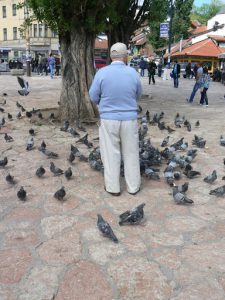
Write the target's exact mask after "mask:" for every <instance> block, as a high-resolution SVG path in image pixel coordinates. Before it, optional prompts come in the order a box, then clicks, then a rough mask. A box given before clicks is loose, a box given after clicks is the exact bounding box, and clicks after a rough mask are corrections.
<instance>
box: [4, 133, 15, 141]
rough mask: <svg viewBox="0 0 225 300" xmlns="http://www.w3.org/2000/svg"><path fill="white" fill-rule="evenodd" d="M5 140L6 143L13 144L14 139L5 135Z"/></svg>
mask: <svg viewBox="0 0 225 300" xmlns="http://www.w3.org/2000/svg"><path fill="white" fill-rule="evenodd" d="M4 139H5V141H6V142H13V138H12V137H11V136H10V135H8V134H7V133H5V136H4Z"/></svg>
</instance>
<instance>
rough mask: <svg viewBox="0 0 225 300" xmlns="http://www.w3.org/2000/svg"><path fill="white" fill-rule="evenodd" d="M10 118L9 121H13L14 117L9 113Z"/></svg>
mask: <svg viewBox="0 0 225 300" xmlns="http://www.w3.org/2000/svg"><path fill="white" fill-rule="evenodd" d="M8 119H9V121H12V119H13V116H12V115H11V114H10V113H8Z"/></svg>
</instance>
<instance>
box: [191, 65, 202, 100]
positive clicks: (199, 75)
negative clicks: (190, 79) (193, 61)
mask: <svg viewBox="0 0 225 300" xmlns="http://www.w3.org/2000/svg"><path fill="white" fill-rule="evenodd" d="M197 67H198V68H197V71H196V77H195V80H196V82H195V85H194V87H193V91H192V93H191V97H190V99H189V100H188V99H187V101H188V102H190V103H192V102H193V100H194V97H195V94H196V92H197V90H198V89H200V88H201V87H202V75H203V69H202V64H201V63H198V65H197Z"/></svg>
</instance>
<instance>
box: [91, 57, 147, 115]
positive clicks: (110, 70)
mask: <svg viewBox="0 0 225 300" xmlns="http://www.w3.org/2000/svg"><path fill="white" fill-rule="evenodd" d="M141 93H142V88H141V81H140V77H139V74H138V73H137V72H136V71H135V70H134V69H133V68H131V67H128V66H127V65H125V64H124V63H123V62H120V61H114V62H112V63H111V65H109V66H107V67H104V68H102V69H100V70H99V71H98V72H97V73H96V75H95V78H94V80H93V82H92V85H91V88H90V90H89V95H90V98H91V100H92V101H93V102H95V103H96V104H98V105H99V112H100V117H101V119H108V120H119V121H123V120H135V119H136V118H137V100H139V98H140V97H141Z"/></svg>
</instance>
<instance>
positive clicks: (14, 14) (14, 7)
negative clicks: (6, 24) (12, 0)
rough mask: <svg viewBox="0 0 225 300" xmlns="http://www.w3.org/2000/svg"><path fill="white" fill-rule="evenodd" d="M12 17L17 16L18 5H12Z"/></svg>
mask: <svg viewBox="0 0 225 300" xmlns="http://www.w3.org/2000/svg"><path fill="white" fill-rule="evenodd" d="M12 15H13V16H16V4H13V5H12Z"/></svg>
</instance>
